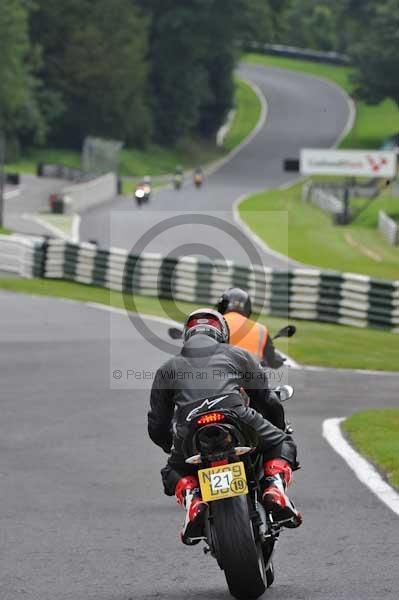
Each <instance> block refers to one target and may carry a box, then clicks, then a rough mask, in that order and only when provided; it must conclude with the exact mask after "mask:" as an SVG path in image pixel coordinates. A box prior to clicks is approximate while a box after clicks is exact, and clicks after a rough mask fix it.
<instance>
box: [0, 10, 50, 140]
mask: <svg viewBox="0 0 399 600" xmlns="http://www.w3.org/2000/svg"><path fill="white" fill-rule="evenodd" d="M28 16H29V11H28V4H27V2H24V1H23V0H6V1H5V2H3V3H2V6H1V10H0V133H3V134H5V135H6V136H7V138H8V139H7V141H8V149H9V151H10V150H11V151H12V150H14V151H15V144H16V143H17V140H18V137H19V138H25V137H26V136H30V138H31V139H33V140H36V141H40V139H42V137H43V134H44V122H43V119H42V116H41V113H40V111H39V108H38V103H37V101H36V97H35V91H36V89H37V82H36V80H35V79H34V77H33V71H34V67H35V64H34V63H35V58H37V57H35V48H34V46H31V45H30V42H29V32H28ZM17 133H18V135H17Z"/></svg>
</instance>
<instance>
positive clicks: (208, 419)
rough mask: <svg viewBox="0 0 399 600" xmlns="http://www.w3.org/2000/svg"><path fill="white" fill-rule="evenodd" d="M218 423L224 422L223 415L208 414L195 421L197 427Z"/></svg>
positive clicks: (216, 413)
mask: <svg viewBox="0 0 399 600" xmlns="http://www.w3.org/2000/svg"><path fill="white" fill-rule="evenodd" d="M220 421H224V414H223V413H218V412H214V413H208V414H206V415H203V416H202V417H200V418H199V419H197V425H209V424H211V423H220Z"/></svg>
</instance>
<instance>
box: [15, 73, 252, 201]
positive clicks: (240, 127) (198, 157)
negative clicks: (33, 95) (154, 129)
mask: <svg viewBox="0 0 399 600" xmlns="http://www.w3.org/2000/svg"><path fill="white" fill-rule="evenodd" d="M235 104H236V113H235V116H234V120H233V123H232V126H231V129H230V131H229V133H228V134H227V136H226V139H225V144H224V147H223V148H218V147H217V146H216V144H215V143H213V142H210V141H205V140H200V139H195V138H193V139H189V140H185V141H182V142H180V143H179V144H178V145H177V146H176V147H175V148H163V147H161V146H157V145H155V144H150V145H149V146H148V147H147V148H146V149H145V150H139V149H135V148H125V149H124V150H122V152H121V157H120V175H122V176H126V177H142V176H143V175H149V174H150V175H154V176H157V175H164V174H167V173H172V172H173V171H174V170H175V168H176V165H181V166H182V167H183V168H184V169H190V168H192V167H194V166H196V165H204V164H206V163H209V162H212V161H214V160H217V159H218V158H221V157H222V156H223V155H224V154H226V153H227V152H230V151H231V150H232V149H233V148H235V146H237V145H238V144H239V143H240V142H242V141H243V139H244V138H245V137H246V136H247V135H248V134H249V133H250V132H251V131H252V129H253V128H254V127H255V126H256V124H257V122H258V119H259V116H260V111H261V107H260V103H259V99H258V97H257V95H256V94H255V93H254V91H253V90H252V88H251V87H250V86H249V85H248V84H247V83H245V82H244V81H242V80H240V79H238V78H237V79H236V100H235ZM39 162H44V163H55V164H59V163H61V164H64V165H67V166H69V167H76V168H79V167H80V153H79V152H73V151H71V150H63V149H42V150H41V149H35V150H30V151H29V152H26V153H24V154H23V155H22V156H21V159H20V160H18V161H17V162H15V163H12V164H7V170H8V171H10V172H11V171H18V172H21V173H36V166H37V164H38V163H39ZM133 185H134V184H131V185H130V186H128V187H127V188H126V189H127V190H129V191H131V188H132V187H133Z"/></svg>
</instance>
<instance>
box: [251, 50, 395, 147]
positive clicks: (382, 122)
mask: <svg viewBox="0 0 399 600" xmlns="http://www.w3.org/2000/svg"><path fill="white" fill-rule="evenodd" d="M243 61H244V62H248V63H251V64H259V65H265V66H267V67H276V68H279V69H288V70H290V71H299V72H301V73H307V74H308V75H315V76H317V77H322V78H323V79H327V80H329V81H332V82H333V83H336V84H337V85H339V86H340V87H341V88H343V89H344V90H345V91H346V92H347V93H348V94H349V95H350V96H352V95H353V84H352V82H351V75H352V73H353V69H352V68H351V67H346V66H339V65H325V64H320V63H316V62H312V61H307V60H297V59H293V58H283V57H278V56H265V55H260V54H246V55H244V57H243ZM355 101H356V120H355V124H354V127H353V129H352V131H351V132H350V133H349V134H348V135H347V136H346V138H345V139H344V140H343V141H342V143H341V146H340V147H341V148H348V149H349V148H360V149H361V148H367V149H376V148H380V147H381V144H382V143H383V141H384V140H385V139H386V138H387V137H391V136H393V135H394V134H396V133H398V131H399V111H398V107H397V105H396V104H395V102H394V101H393V100H385V101H384V102H381V103H380V104H377V105H368V104H366V103H365V102H363V101H361V100H358V99H356V98H355Z"/></svg>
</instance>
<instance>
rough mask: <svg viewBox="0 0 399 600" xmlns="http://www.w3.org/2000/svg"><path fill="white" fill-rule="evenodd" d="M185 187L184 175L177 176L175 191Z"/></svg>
mask: <svg viewBox="0 0 399 600" xmlns="http://www.w3.org/2000/svg"><path fill="white" fill-rule="evenodd" d="M182 186H183V175H182V174H181V173H178V174H176V175H175V176H174V177H173V187H174V188H175V190H180V189H181V188H182Z"/></svg>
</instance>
